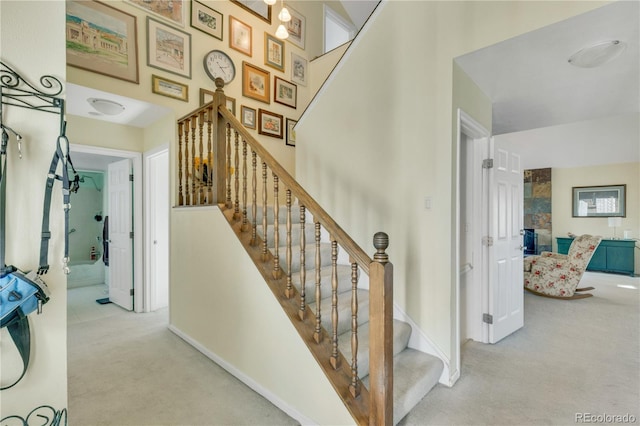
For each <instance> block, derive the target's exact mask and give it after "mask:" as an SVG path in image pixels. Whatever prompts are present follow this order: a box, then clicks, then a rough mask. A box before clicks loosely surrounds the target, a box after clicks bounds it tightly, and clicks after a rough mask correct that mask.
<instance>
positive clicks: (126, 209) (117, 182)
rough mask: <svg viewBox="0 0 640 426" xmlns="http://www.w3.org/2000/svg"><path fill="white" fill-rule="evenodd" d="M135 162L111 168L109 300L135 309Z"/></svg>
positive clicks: (118, 163)
mask: <svg viewBox="0 0 640 426" xmlns="http://www.w3.org/2000/svg"><path fill="white" fill-rule="evenodd" d="M130 175H131V160H130V159H128V158H127V159H125V160H121V161H117V162H115V163H111V164H109V166H108V180H109V206H108V212H109V240H108V242H109V300H111V302H113V303H115V304H117V305H119V306H121V307H123V308H124V309H127V310H129V311H130V310H132V309H133V291H132V290H133V226H132V223H133V209H132V185H133V182H132V181H131V180H129V176H130Z"/></svg>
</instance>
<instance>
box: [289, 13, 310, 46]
mask: <svg viewBox="0 0 640 426" xmlns="http://www.w3.org/2000/svg"><path fill="white" fill-rule="evenodd" d="M287 9H288V10H289V13H290V14H291V20H290V21H289V22H287V23H286V24H285V26H286V27H287V31H288V32H289V37H287V41H290V42H291V43H293V44H295V45H296V46H298V47H299V48H300V49H303V50H304V38H305V37H304V34H305V32H306V31H307V20H306V19H305V18H304V16H302V15H301V14H300V13H299V12H298V11H296V10H295V9H292V8H291V6H289V5H287Z"/></svg>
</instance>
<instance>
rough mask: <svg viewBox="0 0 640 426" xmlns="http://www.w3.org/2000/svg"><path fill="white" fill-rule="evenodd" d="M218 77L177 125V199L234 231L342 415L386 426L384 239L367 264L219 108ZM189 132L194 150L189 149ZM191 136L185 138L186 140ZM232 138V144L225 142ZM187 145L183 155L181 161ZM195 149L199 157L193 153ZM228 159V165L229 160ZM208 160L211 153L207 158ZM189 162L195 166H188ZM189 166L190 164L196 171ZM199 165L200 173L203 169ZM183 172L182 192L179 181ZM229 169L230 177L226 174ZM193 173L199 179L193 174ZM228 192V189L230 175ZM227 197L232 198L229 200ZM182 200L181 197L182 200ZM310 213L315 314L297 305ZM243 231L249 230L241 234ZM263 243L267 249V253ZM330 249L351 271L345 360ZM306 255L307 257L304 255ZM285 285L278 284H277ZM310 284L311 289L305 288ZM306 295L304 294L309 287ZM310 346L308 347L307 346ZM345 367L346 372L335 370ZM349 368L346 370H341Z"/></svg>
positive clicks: (389, 382) (389, 418) (388, 338)
mask: <svg viewBox="0 0 640 426" xmlns="http://www.w3.org/2000/svg"><path fill="white" fill-rule="evenodd" d="M223 86H224V83H223V82H222V79H216V91H215V92H214V94H213V100H212V101H211V102H209V103H208V104H206V105H203V106H201V107H200V108H198V109H196V110H195V111H193V112H191V113H190V114H187V115H185V116H184V117H182V118H180V119H179V120H178V129H179V130H180V135H179V137H178V140H179V141H180V142H179V143H181V141H182V140H183V134H182V129H184V132H185V134H184V143H185V147H184V148H185V158H184V162H183V161H182V152H181V150H180V145H179V147H178V148H179V151H180V152H179V153H178V167H179V170H178V178H179V182H178V185H177V187H178V200H179V202H180V204H181V205H182V203H183V199H184V203H185V204H187V205H202V204H209V205H213V204H218V205H219V206H220V208H221V210H222V211H223V213H224V215H225V217H226V218H227V220H228V221H229V223H230V224H231V226H232V227H233V228H234V229H236V234H237V235H238V237H239V238H240V240H241V242H243V245H244V246H245V249H246V250H247V252H248V253H249V255H250V256H251V257H252V259H253V261H254V262H255V263H256V266H258V269H259V270H260V272H261V274H262V276H263V277H264V279H265V280H266V282H267V284H268V285H269V287H270V288H271V289H272V291H273V292H274V294H275V295H276V297H277V298H278V300H279V301H280V304H281V305H282V307H283V308H284V310H285V312H286V313H287V315H288V316H289V317H290V318H291V320H292V322H293V325H294V326H295V328H296V329H297V330H298V332H299V333H300V336H301V337H302V338H303V340H304V341H305V344H307V346H308V347H309V349H310V350H311V352H312V354H313V355H314V357H315V358H316V360H317V361H318V363H319V364H320V366H321V368H322V369H323V371H324V372H325V374H326V375H327V377H328V378H329V381H330V383H331V384H332V385H333V387H334V388H335V390H336V392H337V393H338V394H339V395H340V397H341V399H342V400H343V401H344V403H345V405H346V407H347V409H348V410H349V412H350V413H351V415H352V416H353V418H354V420H355V421H356V423H357V424H359V425H366V424H369V425H376V426H382V425H384V426H386V425H391V424H392V423H393V266H392V264H391V263H389V261H388V256H387V254H386V252H385V250H386V248H387V247H388V245H389V239H388V236H387V235H386V234H384V233H377V234H376V235H375V236H374V247H375V248H376V250H377V253H376V254H375V255H374V256H373V258H371V257H370V256H369V255H368V254H367V253H366V252H365V251H364V250H363V249H362V248H361V247H360V246H359V245H358V244H357V243H356V242H355V241H354V240H353V239H352V238H351V237H350V236H349V235H348V234H347V233H346V232H345V231H344V230H343V229H342V228H341V227H340V226H339V225H338V224H337V223H336V222H335V221H334V220H333V218H332V217H331V216H330V215H329V214H328V213H327V212H326V211H325V210H324V209H323V208H322V207H321V206H320V205H319V204H318V202H316V201H315V199H314V198H313V197H312V196H311V195H310V194H309V193H308V192H307V191H306V190H305V189H304V188H303V187H302V186H301V185H300V184H299V183H298V182H297V181H296V180H295V179H294V178H293V177H292V176H291V175H290V174H289V172H288V171H287V170H285V169H284V167H282V166H281V165H280V163H279V162H278V161H277V160H276V159H275V158H274V157H273V156H272V155H271V154H270V153H269V152H268V151H267V150H266V149H265V148H264V147H263V146H262V145H261V144H260V142H258V141H257V140H256V139H255V138H254V137H253V136H252V135H251V134H250V133H249V132H248V131H247V130H246V129H245V127H244V126H243V125H242V123H240V121H239V120H238V119H237V118H236V117H235V116H234V115H233V114H232V113H231V112H230V111H229V110H228V109H227V108H226V96H225V94H224V92H223V90H222V88H223ZM203 123H206V124H207V129H206V130H207V137H208V138H211V136H213V138H215V140H214V141H213V144H211V141H210V140H209V141H208V143H207V152H206V156H205V155H204V154H205V153H204V152H203V150H204V145H203V144H202V138H203V129H204V126H203ZM196 131H198V134H199V136H200V144H199V145H198V146H196V144H195V141H196ZM189 136H191V140H189ZM232 137H233V139H234V143H233V145H232V143H231V140H232ZM240 140H241V141H242V168H241V171H242V213H241V212H240V199H239V198H240V174H239V172H240V170H239V168H240V158H239V155H240V154H239V149H240V148H239V141H240ZM189 142H191V151H192V152H191V155H189V151H188V150H189ZM247 146H250V150H251V151H250V155H251V170H252V176H251V199H252V205H251V213H252V216H251V224H249V223H248V218H247V188H246V186H247V154H248V153H247ZM196 149H199V151H198V152H197V153H196ZM232 152H233V153H234V157H233V162H232V157H231V154H232ZM213 154H215V155H213ZM257 157H260V163H261V178H262V188H261V189H262V193H261V198H262V203H261V207H260V209H261V213H262V218H261V222H262V225H261V226H262V229H263V235H262V236H261V237H259V236H258V235H257V233H256V229H257V223H256V220H257V213H258V208H259V207H258V202H257V193H256V187H257V174H258V173H257V161H256V159H257ZM196 160H197V161H196ZM196 163H197V165H196ZM205 163H206V164H207V167H205ZM183 166H184V171H185V173H184V179H185V181H184V187H185V188H186V193H185V194H183V192H182V189H181V188H182V184H183V180H182V175H183ZM267 168H269V169H270V170H271V173H272V178H273V200H272V201H273V203H274V205H273V214H274V224H273V238H274V241H273V242H271V241H267V235H268V234H267V228H268V224H267V213H268V209H267V201H268V197H267ZM232 170H233V171H232ZM198 173H199V174H198ZM233 173H235V176H234V182H233V183H234V185H233V187H234V191H232V174H233ZM280 185H281V186H282V187H283V189H286V193H285V194H286V219H287V220H286V229H285V231H286V253H284V257H286V271H287V276H286V280H283V279H281V277H282V276H283V271H282V269H281V265H280V253H279V245H280V244H279V243H280V239H279V238H280V228H279V221H280V219H279V218H280V215H279V207H280V206H279V186H280ZM232 192H233V195H234V199H233V200H232V197H231V195H232ZM183 195H184V196H183ZM292 198H293V199H297V201H298V204H299V207H300V225H301V233H300V267H301V269H300V283H301V287H300V293H299V296H300V298H299V300H298V299H296V300H294V296H295V295H296V294H298V292H297V291H296V289H295V288H293V286H292V282H291V267H292V258H291V257H292V253H291V246H292V238H291V228H292V224H291V220H292V217H291V216H292V214H291V207H292V206H291V204H292ZM307 211H308V212H309V213H311V215H312V216H313V223H311V222H309V224H308V225H309V226H314V227H315V234H314V235H315V240H314V241H315V252H314V257H315V274H316V275H315V289H314V290H315V292H314V293H315V304H316V306H315V308H316V309H315V312H311V309H310V307H309V306H308V305H307V303H306V301H305V293H306V292H307V290H306V289H305V284H304V283H305V277H306V273H305V245H306V239H305V218H304V217H305V212H307ZM321 227H324V228H325V230H326V231H327V232H328V234H329V237H330V240H331V269H332V272H331V303H330V305H331V306H330V307H328V308H330V309H331V315H330V316H329V317H330V318H331V325H332V327H331V330H330V331H326V330H325V329H324V328H323V326H322V324H321V321H322V320H321V303H320V302H321V300H322V299H323V295H321V279H320V276H321V272H320V268H321V259H320V252H321ZM249 229H251V232H250V233H249V232H248V231H249ZM269 244H274V246H273V247H274V248H273V249H272V251H270V250H269V247H272V246H271V245H269ZM338 245H339V246H340V247H341V248H342V249H343V250H345V252H346V253H347V255H348V256H349V263H350V265H351V274H350V275H351V277H350V280H351V292H350V293H351V311H352V312H351V329H352V331H351V333H352V335H351V348H352V359H351V360H349V361H351V363H349V361H347V360H345V359H344V357H343V355H342V354H341V353H340V351H339V349H338V325H337V324H338V310H337V309H338V308H337V306H338V272H337V257H338V256H337V254H338ZM310 257H311V255H310ZM358 268H360V269H361V270H362V272H364V273H365V274H366V275H368V276H369V301H370V303H369V312H368V314H369V315H368V321H369V323H370V325H369V330H370V332H369V358H370V362H369V377H370V388H369V389H366V388H365V387H364V386H361V383H360V379H359V378H358V373H357V352H358V300H357V299H358V295H357V292H358V288H357V283H358V275H359V274H358ZM284 281H286V283H284ZM309 284H311V283H309ZM309 292H312V290H311V289H309ZM312 343H313V344H312ZM343 365H349V366H350V368H342V366H343ZM347 370H349V371H347Z"/></svg>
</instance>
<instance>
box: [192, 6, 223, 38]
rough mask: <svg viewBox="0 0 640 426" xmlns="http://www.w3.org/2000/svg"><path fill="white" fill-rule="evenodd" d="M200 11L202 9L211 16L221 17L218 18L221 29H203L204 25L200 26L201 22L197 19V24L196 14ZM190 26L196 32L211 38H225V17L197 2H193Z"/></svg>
mask: <svg viewBox="0 0 640 426" xmlns="http://www.w3.org/2000/svg"><path fill="white" fill-rule="evenodd" d="M199 9H202V10H203V11H204V12H206V13H207V14H208V15H210V16H214V15H219V17H216V18H217V20H216V23H218V22H219V23H220V29H217V28H216V30H215V31H213V30H211V29H210V28H207V27H203V26H202V25H200V22H199V20H198V19H197V18H196V22H194V19H193V18H194V13H195V12H197V11H198V10H199ZM189 25H191V27H192V28H195V29H196V30H200V31H202V32H203V33H205V34H209V35H210V36H211V37H215V38H217V39H218V40H222V39H223V37H224V35H223V34H224V15H223V14H222V13H220V12H218V11H217V10H215V9H212V8H210V7H209V6H207V5H206V4H202V3H200V2H199V1H197V0H193V1H192V2H191V18H190V21H189Z"/></svg>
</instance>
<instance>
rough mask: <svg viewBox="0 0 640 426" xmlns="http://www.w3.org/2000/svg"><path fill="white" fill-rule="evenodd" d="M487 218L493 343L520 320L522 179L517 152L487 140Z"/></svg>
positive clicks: (504, 335)
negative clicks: (489, 164) (489, 166)
mask: <svg viewBox="0 0 640 426" xmlns="http://www.w3.org/2000/svg"><path fill="white" fill-rule="evenodd" d="M491 146H492V147H493V155H492V156H491V157H492V158H493V162H494V164H493V168H492V169H490V197H491V202H492V205H491V207H492V208H491V221H490V235H491V237H492V238H493V245H492V246H491V250H490V253H491V254H490V267H489V314H490V317H489V318H488V319H487V320H488V323H489V342H490V343H496V342H498V341H499V340H501V339H503V338H504V337H506V336H508V335H509V334H511V333H513V332H514V331H516V330H518V329H519V328H521V327H522V326H523V324H524V313H523V305H524V291H523V288H522V286H523V274H522V258H523V252H522V245H523V236H522V232H521V230H522V223H523V214H524V213H523V186H524V183H523V179H524V172H523V170H522V162H521V158H520V155H518V154H517V153H514V152H512V151H510V150H509V148H508V147H507V146H506V144H502V143H500V142H496V141H494V140H492V141H491Z"/></svg>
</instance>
